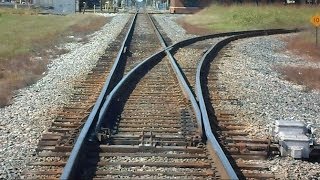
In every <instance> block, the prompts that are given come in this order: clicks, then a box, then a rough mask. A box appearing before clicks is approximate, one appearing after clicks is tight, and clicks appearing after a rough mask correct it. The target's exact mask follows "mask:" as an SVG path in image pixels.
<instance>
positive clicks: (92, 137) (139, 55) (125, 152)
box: [26, 14, 285, 179]
mask: <svg viewBox="0 0 320 180" xmlns="http://www.w3.org/2000/svg"><path fill="white" fill-rule="evenodd" d="M149 19H150V21H149ZM141 23H147V24H141ZM152 24H153V23H152V20H151V18H149V17H147V16H145V15H144V14H139V15H138V17H136V16H135V17H134V18H133V21H132V22H131V23H128V27H129V26H132V27H134V26H136V27H138V28H137V29H131V28H130V30H128V32H127V33H126V35H125V36H126V38H124V39H128V40H127V41H124V42H123V43H122V45H121V48H120V51H119V53H118V55H117V58H116V60H115V62H114V64H113V65H112V67H111V65H110V64H109V66H108V67H109V69H110V70H108V71H107V72H109V71H110V73H109V75H108V78H107V80H106V81H105V85H104V86H103V87H102V92H101V93H100V95H99V97H97V96H95V97H96V98H97V102H96V103H95V104H93V103H92V102H91V103H92V104H91V106H89V107H90V108H89V109H88V108H87V109H86V111H88V110H90V109H92V111H91V112H90V114H89V113H88V112H87V113H86V116H85V117H83V118H82V120H81V121H79V122H78V121H77V125H76V126H70V127H69V126H68V128H65V129H64V132H63V133H64V134H63V133H61V136H59V137H56V136H55V134H56V133H55V132H53V133H52V135H51V136H52V137H53V136H54V138H56V139H59V141H58V142H59V143H57V141H50V143H48V141H46V140H47V139H50V138H44V140H43V141H42V144H50V145H51V146H50V148H42V149H40V151H41V152H39V156H40V157H41V158H39V160H40V162H34V163H31V164H30V166H31V167H32V169H33V170H32V171H28V172H27V173H26V174H27V175H28V177H30V178H35V177H36V178H46V179H48V178H59V177H60V175H61V173H62V168H64V169H63V173H62V176H61V177H60V178H61V179H81V178H82V179H105V178H107V179H113V178H135V179H155V178H164V179H168V178H179V179H219V178H223V179H237V176H239V177H242V176H243V174H241V172H238V174H236V173H235V171H234V168H237V166H235V165H233V166H231V164H230V162H229V160H230V157H228V158H229V159H228V158H227V156H226V155H225V154H224V151H223V149H222V148H221V147H220V144H223V143H222V142H219V141H218V140H216V138H215V137H214V134H215V135H218V133H217V132H212V130H216V129H217V128H216V127H218V126H219V125H217V124H215V123H214V122H213V121H212V119H213V117H211V116H212V114H208V113H207V112H208V111H209V109H210V108H212V107H210V101H208V90H207V88H206V84H207V81H206V76H207V74H206V73H207V72H208V69H206V68H205V67H206V64H207V63H209V62H210V61H211V60H212V58H213V57H214V56H215V54H216V53H217V52H218V51H219V50H220V49H221V48H222V47H223V46H224V45H226V44H227V43H228V42H230V41H232V40H235V39H238V38H245V37H246V36H257V35H265V34H268V33H285V31H283V30H278V31H251V32H249V31H247V32H236V33H222V34H215V35H208V36H203V37H197V38H192V39H188V40H185V41H181V42H179V43H177V44H174V45H172V46H170V47H166V43H165V42H164V41H163V40H161V39H162V38H161V35H160V33H159V32H158V31H157V30H156V28H155V26H154V25H152ZM149 25H152V26H153V28H154V30H147V31H145V29H151V28H147V26H149ZM139 28H140V29H143V30H144V31H143V32H141V31H140V30H138V29H139ZM153 32H154V33H153ZM123 34H125V33H123ZM225 36H229V37H230V38H227V39H226V40H223V41H219V42H217V44H216V46H214V47H213V48H211V49H209V47H207V49H209V50H208V51H206V53H205V56H203V57H202V59H201V61H200V60H199V59H197V60H195V61H194V62H193V64H192V65H194V67H193V68H192V67H189V66H186V65H184V64H182V63H183V61H181V60H176V59H175V58H174V57H172V55H171V52H170V51H172V52H175V51H177V50H178V49H179V48H182V47H184V46H187V45H190V44H192V43H195V42H197V41H201V40H205V39H210V38H217V37H225ZM156 38H159V39H160V43H156V42H155V39H156ZM140 39H142V41H139V40H140ZM204 44H206V43H204ZM150 46H151V47H150ZM161 46H162V48H163V49H164V50H159V52H157V53H155V54H153V55H152V56H150V55H151V54H152V52H154V51H156V50H158V49H160V48H161ZM148 56H150V57H148ZM199 56H200V55H199ZM199 56H198V57H199ZM146 57H147V58H146ZM144 58H146V59H145V60H143V59H144ZM210 58H211V60H210ZM177 62H179V63H180V66H179V65H178V64H177ZM198 62H200V64H199V67H198V69H196V68H195V67H196V65H197V64H198ZM181 69H182V70H185V69H189V72H188V73H187V74H184V73H183V72H182V71H181ZM196 70H197V71H196ZM90 89H91V90H93V89H94V88H90ZM195 94H197V98H198V101H199V102H198V101H197V100H196V98H195ZM89 104H90V103H89ZM199 104H200V108H199ZM84 119H86V121H84ZM60 121H61V123H65V122H67V123H69V124H70V121H68V119H67V118H64V119H61V120H60ZM72 122H73V121H71V123H72ZM212 125H213V126H212ZM215 125H217V126H215ZM80 130H81V132H80V133H78V132H79V131H80ZM65 134H67V135H69V134H72V141H68V142H69V143H67V144H63V143H61V142H65V140H64V137H65V136H64V135H65ZM68 137H70V135H69V136H68ZM69 139H70V138H69ZM73 139H76V142H75V143H74V140H73ZM55 143H56V144H55ZM39 147H42V146H41V144H40V145H39ZM45 147H46V146H45ZM224 149H225V150H228V149H227V148H224ZM71 150H72V152H71V153H70V151H71ZM69 155H70V157H69ZM68 157H69V158H68ZM67 158H68V161H67ZM239 173H240V174H239ZM34 175H36V176H34Z"/></svg>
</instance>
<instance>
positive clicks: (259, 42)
mask: <svg viewBox="0 0 320 180" xmlns="http://www.w3.org/2000/svg"><path fill="white" fill-rule="evenodd" d="M179 17H181V16H180V15H176V16H172V17H171V16H169V15H157V16H156V20H157V21H159V22H164V21H165V22H166V23H167V24H170V26H163V27H162V28H163V29H164V30H165V32H166V33H167V34H172V35H173V36H172V37H173V38H172V40H173V41H175V42H176V41H179V40H183V39H185V38H188V37H190V36H189V35H186V34H185V33H186V32H185V30H183V29H182V28H181V27H179V25H178V24H176V23H175V22H174V20H176V19H178V18H179ZM160 24H161V23H160ZM168 27H170V28H168ZM286 36H294V35H275V36H267V37H257V38H250V39H246V40H239V41H236V42H234V43H232V45H231V47H230V48H229V49H228V50H225V52H227V54H228V55H230V56H231V57H229V56H228V57H223V58H222V60H223V63H222V64H220V65H219V68H220V71H221V72H223V74H220V75H219V78H222V79H223V80H224V83H223V84H222V86H224V87H226V88H227V90H228V91H229V93H228V94H232V96H235V97H237V98H238V99H239V102H238V103H237V105H230V103H226V104H224V105H223V109H224V110H228V109H229V110H230V111H231V112H235V113H236V114H237V115H238V117H239V118H237V120H239V121H240V122H243V123H247V124H250V125H248V126H247V130H246V131H247V132H249V134H251V135H252V136H253V137H258V138H259V137H266V136H267V135H269V126H270V124H272V123H274V121H275V120H279V119H286V120H300V121H305V122H313V123H315V124H316V125H320V116H319V112H320V92H319V91H315V90H314V91H306V88H305V87H304V86H301V85H297V84H294V83H291V82H288V81H285V80H283V78H282V77H281V75H280V74H279V73H278V72H276V71H275V70H274V67H275V66H286V65H290V66H300V67H301V66H304V67H317V68H320V63H312V62H309V61H305V60H303V58H302V57H299V56H296V55H294V54H292V53H291V52H290V51H285V52H280V51H279V50H280V49H282V48H283V47H284V46H285V42H283V41H282V40H283V37H286ZM220 108H222V107H220ZM319 136H320V134H319V135H318V137H319ZM263 163H266V162H263ZM267 164H268V166H269V168H270V170H271V171H273V172H274V173H276V174H278V175H280V177H281V178H282V179H320V171H319V169H320V165H319V163H310V162H306V161H301V160H293V159H292V158H290V157H287V158H281V157H274V158H273V159H270V160H269V161H268V162H267Z"/></svg>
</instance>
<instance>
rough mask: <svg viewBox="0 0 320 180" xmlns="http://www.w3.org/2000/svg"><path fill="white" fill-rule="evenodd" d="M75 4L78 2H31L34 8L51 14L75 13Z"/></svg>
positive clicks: (37, 0)
mask: <svg viewBox="0 0 320 180" xmlns="http://www.w3.org/2000/svg"><path fill="white" fill-rule="evenodd" d="M77 2H78V0H33V4H34V6H36V7H40V8H43V9H45V10H46V11H48V12H49V13H53V14H72V13H75V12H76V4H77Z"/></svg>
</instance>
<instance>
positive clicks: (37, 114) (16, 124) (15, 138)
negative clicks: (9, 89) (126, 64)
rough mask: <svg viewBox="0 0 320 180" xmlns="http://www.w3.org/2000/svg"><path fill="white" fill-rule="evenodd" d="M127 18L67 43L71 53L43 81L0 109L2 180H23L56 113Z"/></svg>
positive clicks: (54, 61) (55, 61)
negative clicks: (39, 141) (23, 172)
mask: <svg viewBox="0 0 320 180" xmlns="http://www.w3.org/2000/svg"><path fill="white" fill-rule="evenodd" d="M107 16H108V15H107ZM128 19H129V15H121V14H119V15H115V16H114V17H113V18H112V20H111V22H109V23H107V24H106V25H105V26H103V27H102V28H101V30H99V31H97V32H95V33H93V34H91V35H90V36H89V41H88V42H87V43H85V44H81V43H76V42H75V43H68V44H65V45H64V46H65V48H67V49H68V50H69V51H70V52H69V53H67V54H64V55H62V56H60V57H59V58H57V59H52V63H51V64H49V66H48V71H47V72H46V75H45V76H44V77H43V78H42V79H40V80H39V81H38V82H37V83H36V84H34V85H32V86H30V87H27V88H24V89H21V90H19V92H18V93H17V95H16V96H15V97H14V99H13V103H12V105H10V106H7V107H5V108H2V109H0V142H1V143H0V179H20V178H21V172H22V171H23V170H24V168H25V167H26V165H27V163H28V162H29V161H30V160H31V159H32V155H33V153H34V151H35V148H36V146H37V143H38V140H39V139H40V138H41V134H42V133H43V132H45V131H46V130H47V128H48V127H50V124H51V122H52V121H53V120H54V118H55V112H56V111H58V110H59V109H60V108H62V107H63V106H64V105H65V104H67V103H68V100H69V97H70V95H71V94H72V92H73V86H74V85H75V83H76V82H77V81H79V80H82V79H84V78H85V76H86V74H87V73H88V72H90V70H91V69H92V68H93V67H94V66H95V64H96V62H97V61H98V59H99V57H100V56H101V55H102V54H103V53H104V50H105V49H106V48H107V47H108V44H110V43H111V42H112V41H113V40H114V39H115V38H116V37H117V35H118V34H119V33H120V32H121V29H122V28H123V27H124V25H125V24H126V22H127V21H128Z"/></svg>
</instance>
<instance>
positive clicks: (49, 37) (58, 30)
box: [0, 8, 107, 107]
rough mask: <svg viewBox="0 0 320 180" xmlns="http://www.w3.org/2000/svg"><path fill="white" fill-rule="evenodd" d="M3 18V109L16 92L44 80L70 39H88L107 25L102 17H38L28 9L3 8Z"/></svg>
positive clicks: (0, 51)
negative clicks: (53, 60)
mask: <svg viewBox="0 0 320 180" xmlns="http://www.w3.org/2000/svg"><path fill="white" fill-rule="evenodd" d="M0 14H1V16H0V32H1V33H0V42H1V43H0V107H2V106H4V105H7V104H8V103H9V101H10V99H11V96H12V95H13V91H14V90H16V89H19V88H22V87H25V86H28V85H30V84H32V83H34V82H35V81H36V80H38V79H39V78H41V76H42V74H43V72H44V71H45V70H46V66H47V64H48V63H49V61H48V58H49V57H55V56H57V55H60V54H64V53H67V52H68V51H67V50H66V49H58V48H57V45H58V44H60V43H63V42H65V41H67V40H68V38H67V36H71V35H72V36H75V37H80V38H85V36H86V35H88V34H90V33H92V32H94V31H96V30H99V29H100V28H101V26H103V25H104V24H105V23H106V22H107V19H106V18H105V17H100V16H93V15H83V14H78V15H68V16H55V15H38V14H37V12H36V11H33V10H27V9H18V10H15V9H5V8H4V9H3V8H0ZM37 57H41V58H37Z"/></svg>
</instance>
